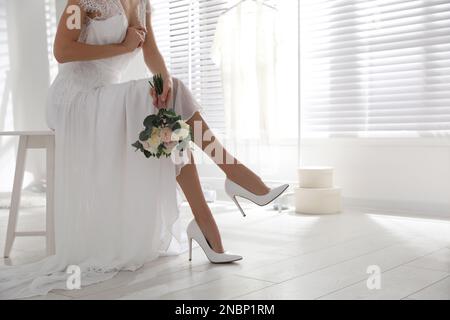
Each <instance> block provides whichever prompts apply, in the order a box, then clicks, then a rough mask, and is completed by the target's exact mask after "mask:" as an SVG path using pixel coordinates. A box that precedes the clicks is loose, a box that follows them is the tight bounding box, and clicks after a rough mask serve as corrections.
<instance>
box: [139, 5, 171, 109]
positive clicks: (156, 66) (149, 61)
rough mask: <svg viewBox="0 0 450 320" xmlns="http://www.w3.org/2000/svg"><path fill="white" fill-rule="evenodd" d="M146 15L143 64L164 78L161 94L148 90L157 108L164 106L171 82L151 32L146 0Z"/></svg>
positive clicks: (150, 17)
mask: <svg viewBox="0 0 450 320" xmlns="http://www.w3.org/2000/svg"><path fill="white" fill-rule="evenodd" d="M146 15H147V19H146V21H147V25H146V29H147V35H146V37H145V42H144V44H143V46H142V49H143V54H144V60H145V64H146V65H147V67H148V68H149V69H150V71H151V72H152V73H153V74H158V73H159V74H161V75H162V77H163V79H164V92H163V93H162V94H161V96H159V97H158V96H157V95H156V93H155V92H154V90H153V89H152V90H151V92H150V94H151V95H152V97H153V104H154V105H155V106H156V107H158V108H162V107H165V106H166V103H167V101H169V100H170V97H171V93H172V86H173V82H172V77H171V76H170V73H169V70H168V69H167V66H166V63H165V61H164V58H163V57H162V55H161V52H160V51H159V49H158V46H157V44H156V40H155V35H154V33H153V28H152V20H151V19H152V15H151V9H150V3H149V2H148V1H147V9H146Z"/></svg>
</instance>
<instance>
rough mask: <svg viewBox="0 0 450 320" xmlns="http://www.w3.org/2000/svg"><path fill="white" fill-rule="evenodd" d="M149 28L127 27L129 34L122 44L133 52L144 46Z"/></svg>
mask: <svg viewBox="0 0 450 320" xmlns="http://www.w3.org/2000/svg"><path fill="white" fill-rule="evenodd" d="M146 34H147V30H145V28H143V27H129V28H128V29H127V35H126V37H125V40H124V41H123V42H122V45H123V46H124V47H125V48H126V49H127V51H128V52H132V51H134V50H136V49H137V48H140V47H142V45H143V44H144V42H145V37H146Z"/></svg>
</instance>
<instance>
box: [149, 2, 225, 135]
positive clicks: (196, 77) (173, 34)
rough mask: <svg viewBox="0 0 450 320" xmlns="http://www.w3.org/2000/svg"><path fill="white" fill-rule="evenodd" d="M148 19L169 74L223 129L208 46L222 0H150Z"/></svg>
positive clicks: (218, 86)
mask: <svg viewBox="0 0 450 320" xmlns="http://www.w3.org/2000/svg"><path fill="white" fill-rule="evenodd" d="M151 4H152V10H153V14H152V23H153V29H154V33H155V37H156V40H157V43H158V47H159V48H160V51H161V52H162V54H163V56H164V58H165V60H166V63H167V65H168V67H169V68H170V70H171V73H172V75H173V76H175V77H177V78H179V79H181V80H182V81H183V82H184V83H185V84H186V85H187V86H188V87H189V88H190V90H191V91H192V93H193V95H194V97H195V98H196V99H197V101H198V102H199V103H200V104H201V105H202V107H203V109H204V115H205V117H206V119H207V120H208V122H209V124H210V126H211V127H212V128H213V129H214V130H215V131H216V132H218V133H224V130H225V120H224V119H225V116H224V110H223V95H222V84H221V74H220V70H219V69H218V68H217V67H216V66H215V65H214V63H213V62H212V61H211V52H210V48H211V45H212V43H213V39H214V35H215V29H216V24H217V21H218V18H219V17H220V14H221V13H222V12H223V11H224V10H225V9H226V8H227V7H228V6H229V2H228V1H225V0H195V1H193V0H169V1H167V0H153V1H151Z"/></svg>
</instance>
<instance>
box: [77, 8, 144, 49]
mask: <svg viewBox="0 0 450 320" xmlns="http://www.w3.org/2000/svg"><path fill="white" fill-rule="evenodd" d="M146 3H147V0H140V3H139V6H138V8H137V9H138V12H137V15H138V19H139V22H140V24H141V25H142V26H145V18H146V9H147V6H146ZM79 4H80V6H81V8H83V10H85V11H86V12H87V13H91V14H92V15H93V17H92V18H90V17H89V18H87V20H86V24H85V25H84V26H83V28H82V30H81V35H80V39H79V40H80V41H81V42H85V40H86V37H87V32H86V31H87V30H86V29H87V27H88V26H89V25H90V24H91V23H92V22H93V21H94V22H98V21H102V20H108V19H111V18H114V17H118V16H122V17H123V18H125V19H126V20H127V22H128V19H127V17H126V13H125V10H124V7H123V5H122V2H121V0H79Z"/></svg>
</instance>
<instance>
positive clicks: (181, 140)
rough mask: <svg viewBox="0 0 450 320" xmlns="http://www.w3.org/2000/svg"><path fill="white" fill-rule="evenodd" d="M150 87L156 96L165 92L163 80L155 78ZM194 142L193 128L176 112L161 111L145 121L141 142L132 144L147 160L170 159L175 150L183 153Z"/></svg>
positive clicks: (155, 76) (157, 76)
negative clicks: (163, 157) (151, 158)
mask: <svg viewBox="0 0 450 320" xmlns="http://www.w3.org/2000/svg"><path fill="white" fill-rule="evenodd" d="M149 83H150V86H151V87H152V88H154V89H155V91H156V94H158V95H161V94H162V92H163V78H162V76H161V75H159V74H157V75H154V76H153V82H152V81H149ZM191 141H192V135H191V128H190V126H189V125H188V124H187V123H186V122H185V121H183V120H181V116H180V115H177V114H176V113H175V111H174V110H170V109H160V110H159V112H158V113H157V114H152V115H149V116H148V117H146V118H145V120H144V130H143V131H142V132H141V133H140V134H139V140H138V141H136V142H135V143H133V144H132V146H133V147H135V148H136V151H137V150H140V151H141V152H142V153H144V155H145V156H146V157H147V158H150V157H156V158H158V159H159V158H161V157H162V156H165V157H166V158H167V157H170V155H171V154H172V152H173V151H174V150H178V151H180V152H183V151H184V150H186V149H188V148H189V147H190V143H191Z"/></svg>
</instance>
